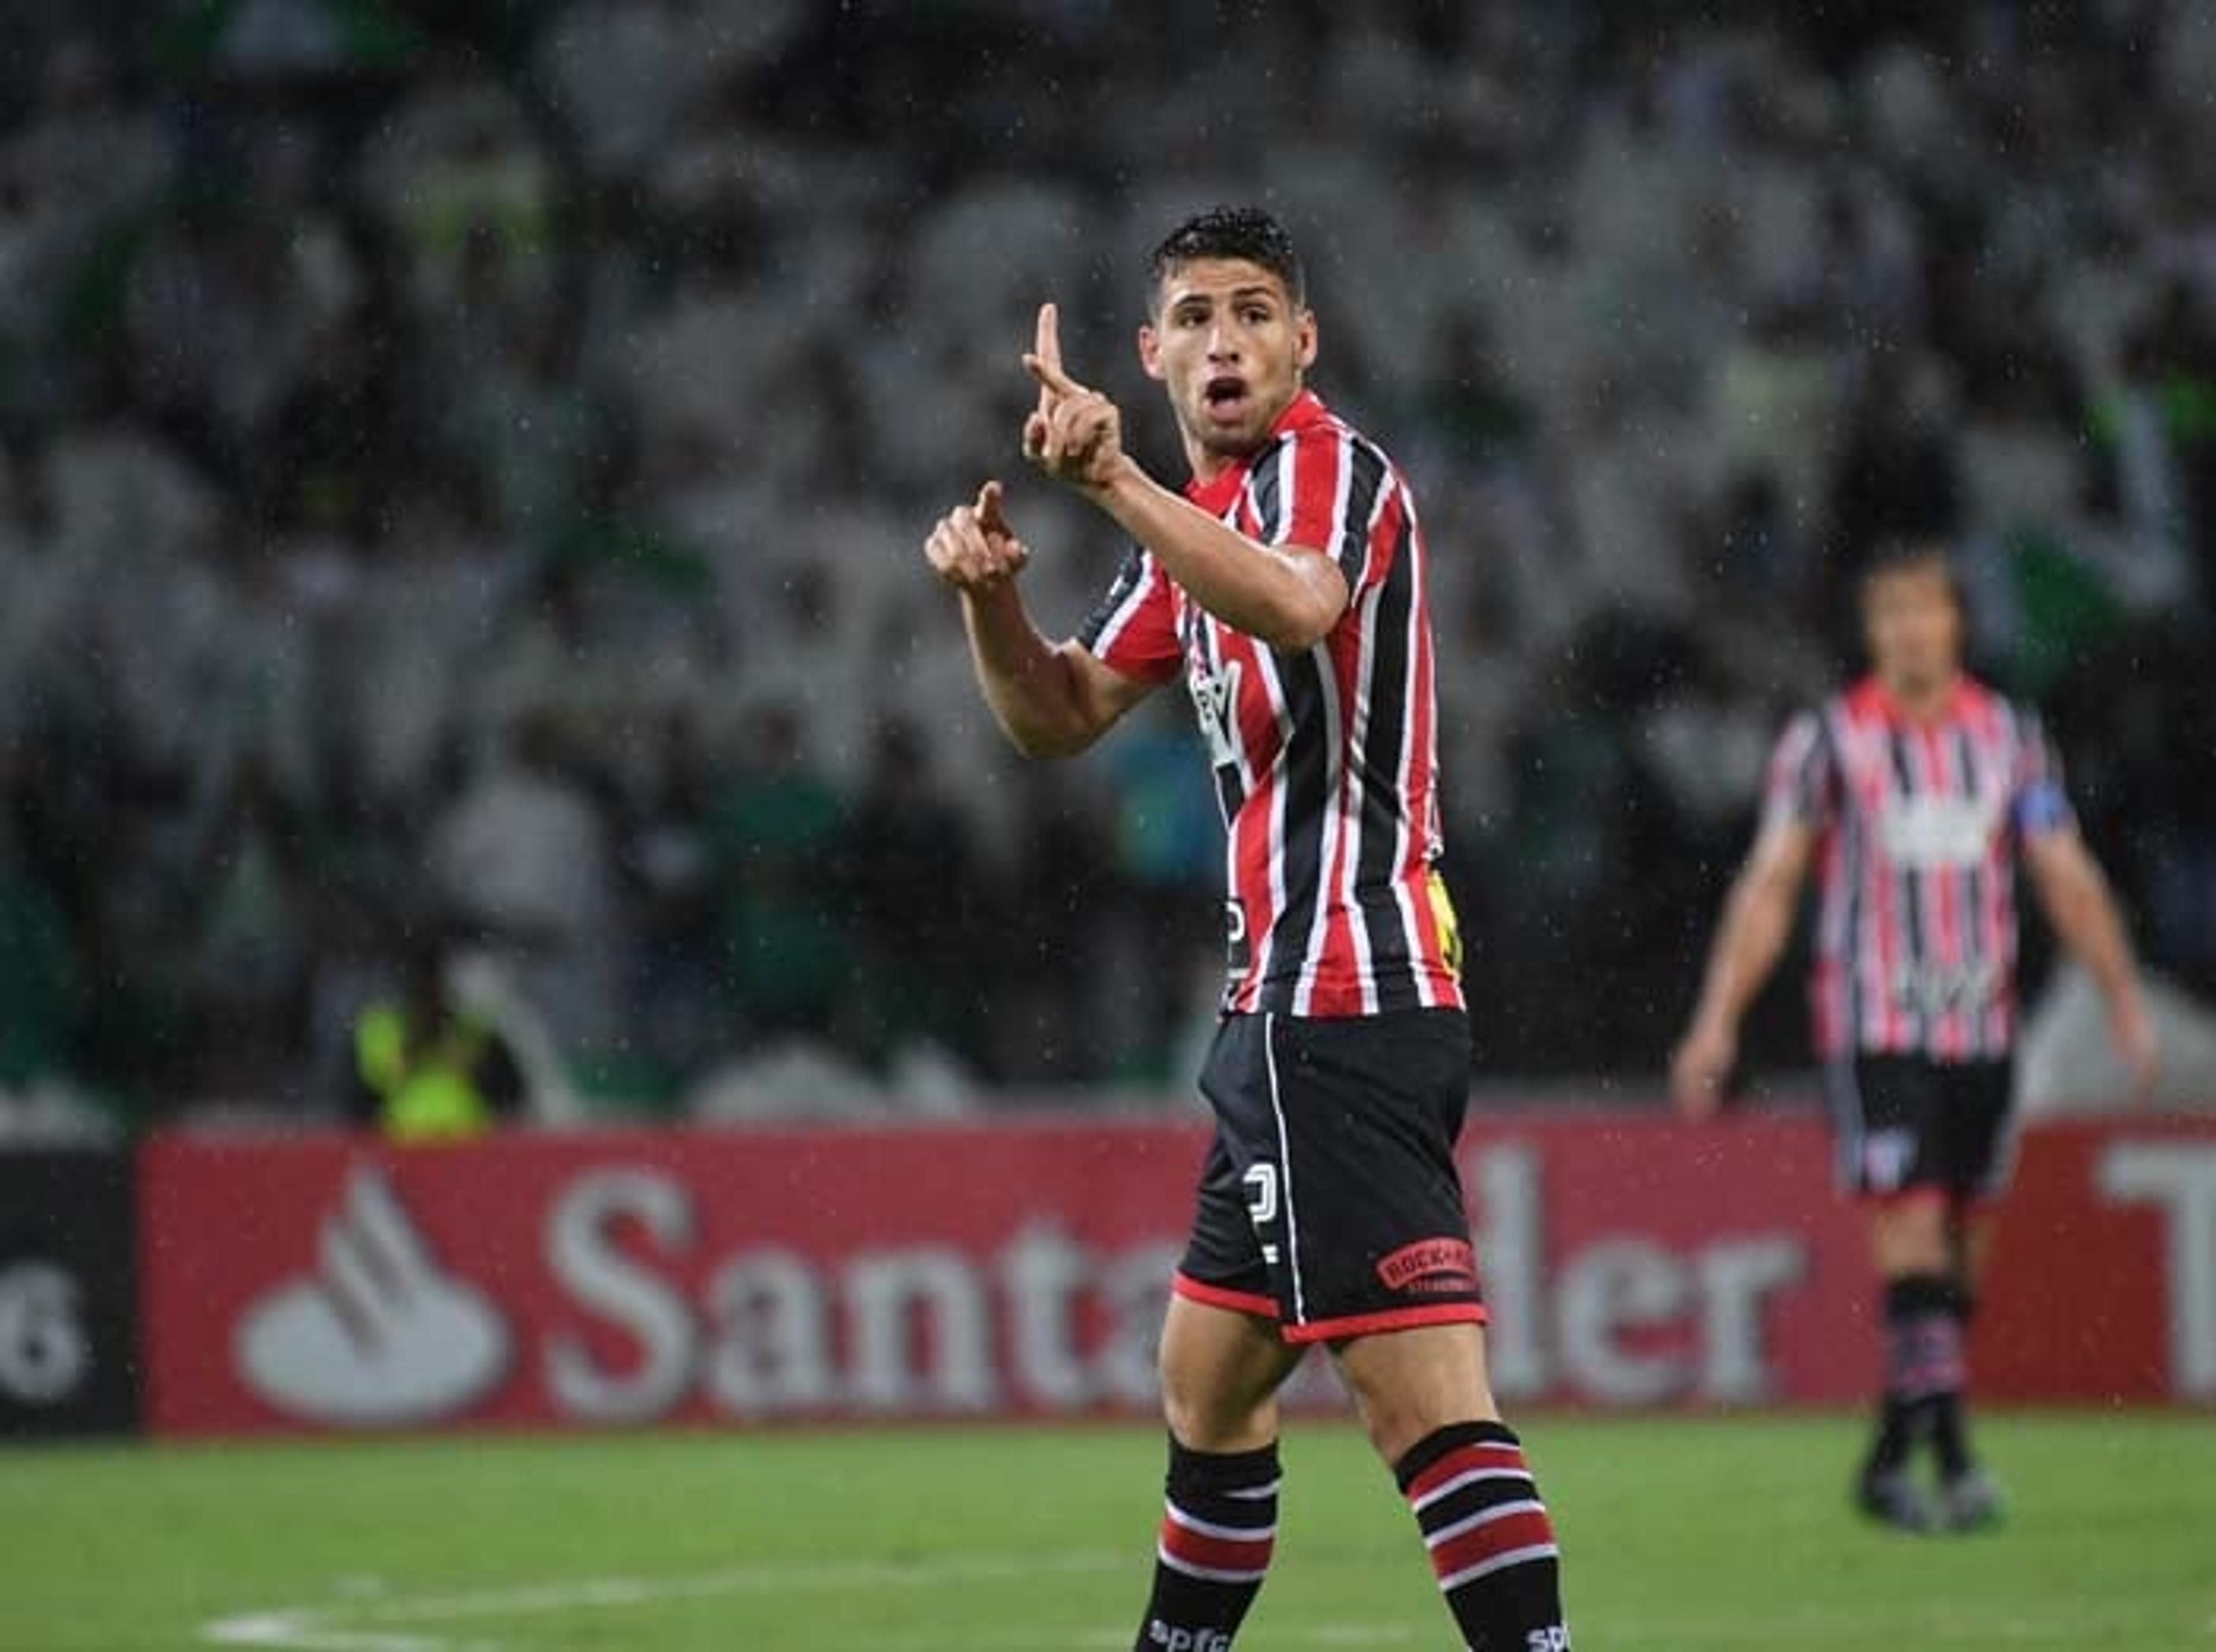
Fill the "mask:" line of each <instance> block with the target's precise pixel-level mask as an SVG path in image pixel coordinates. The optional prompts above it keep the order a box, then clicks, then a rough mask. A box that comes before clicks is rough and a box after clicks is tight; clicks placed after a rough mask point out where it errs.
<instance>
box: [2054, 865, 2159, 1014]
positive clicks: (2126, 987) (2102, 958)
mask: <svg viewBox="0 0 2216 1652" xmlns="http://www.w3.org/2000/svg"><path fill="white" fill-rule="evenodd" d="M2043 893H2044V894H2045V895H2046V902H2045V904H2046V906H2047V921H2048V922H2049V923H2051V924H2053V925H2054V932H2055V934H2056V935H2058V936H2059V937H2061V941H2062V944H2063V945H2064V946H2065V947H2066V948H2068V949H2069V950H2070V953H2071V955H2072V956H2073V957H2075V958H2076V959H2077V961H2078V962H2080V963H2081V964H2083V965H2084V967H2085V971H2086V973H2088V974H2090V976H2092V978H2093V984H2094V985H2095V986H2096V987H2098V988H2099V989H2100V992H2101V996H2102V998H2105V999H2107V1000H2108V1004H2110V1006H2111V1007H2112V1008H2121V1007H2122V1006H2124V1005H2127V1004H2136V1003H2137V1002H2138V1000H2139V966H2138V964H2137V963H2136V962H2135V961H2133V957H2132V945H2131V941H2130V939H2129V938H2128V937H2127V936H2126V935H2125V933H2124V921H2123V918H2122V917H2121V915H2120V914H2119V913H2118V912H2117V911H2116V903H2115V900H2114V896H2112V895H2111V894H2109V893H2108V880H2107V879H2105V878H2104V877H2102V875H2101V873H2100V869H2098V868H2097V867H2096V866H2093V865H2091V864H2090V863H2088V864H2087V865H2085V866H2084V867H2083V868H2082V869H2073V870H2072V871H2071V873H2070V874H2069V875H2066V876H2064V877H2062V878H2059V879H2057V880H2055V881H2053V884H2052V885H2051V886H2050V887H2047V889H2045V890H2044V891H2043Z"/></svg>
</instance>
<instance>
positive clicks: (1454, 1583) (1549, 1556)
mask: <svg viewBox="0 0 2216 1652" xmlns="http://www.w3.org/2000/svg"><path fill="white" fill-rule="evenodd" d="M1561 1552H1562V1551H1560V1549H1558V1548H1556V1547H1555V1546H1554V1545H1553V1544H1551V1543H1535V1544H1532V1545H1530V1546H1529V1547H1528V1548H1523V1549H1511V1550H1509V1551H1507V1552H1506V1553H1505V1554H1498V1555H1494V1556H1493V1557H1492V1558H1491V1559H1489V1560H1480V1561H1479V1562H1478V1563H1477V1564H1476V1565H1474V1566H1465V1567H1463V1568H1462V1570H1460V1571H1458V1572H1456V1573H1454V1574H1453V1575H1451V1576H1448V1577H1443V1578H1441V1579H1440V1580H1439V1592H1440V1593H1441V1594H1453V1593H1454V1592H1455V1591H1456V1589H1458V1588H1461V1587H1462V1585H1463V1584H1465V1583H1474V1582H1475V1581H1477V1580H1478V1579H1479V1578H1480V1577H1489V1576H1491V1575H1493V1573H1494V1572H1505V1571H1506V1570H1507V1569H1509V1568H1510V1567H1511V1566H1521V1565H1523V1564H1525V1563H1527V1562H1530V1561H1534V1560H1554V1559H1557V1558H1559V1557H1560V1555H1561Z"/></svg>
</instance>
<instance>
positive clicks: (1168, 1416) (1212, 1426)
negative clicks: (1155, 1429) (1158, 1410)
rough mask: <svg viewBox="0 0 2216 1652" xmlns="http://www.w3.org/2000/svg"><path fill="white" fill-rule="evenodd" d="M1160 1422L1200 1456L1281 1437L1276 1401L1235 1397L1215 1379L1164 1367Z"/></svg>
mask: <svg viewBox="0 0 2216 1652" xmlns="http://www.w3.org/2000/svg"><path fill="white" fill-rule="evenodd" d="M1161 1376H1162V1421H1163V1422H1165V1423H1166V1424H1167V1425H1168V1427H1169V1431H1170V1433H1171V1434H1172V1435H1173V1436H1174V1437H1175V1439H1176V1440H1177V1441H1178V1443H1179V1445H1181V1446H1186V1447H1188V1448H1190V1449H1191V1450H1193V1451H1197V1452H1227V1451H1244V1450H1246V1449H1247V1448H1249V1447H1250V1446H1253V1445H1256V1444H1258V1443H1267V1442H1268V1441H1269V1440H1274V1439H1276V1438H1277V1402H1276V1401H1275V1400H1274V1399H1263V1400H1259V1401H1257V1400H1255V1399H1253V1397H1250V1396H1248V1395H1245V1394H1234V1393H1230V1392H1228V1391H1226V1389H1225V1386H1224V1385H1222V1383H1220V1382H1218V1381H1216V1380H1213V1379H1203V1378H1201V1377H1198V1376H1197V1375H1196V1374H1195V1373H1191V1372H1188V1371H1185V1370H1183V1369H1181V1368H1180V1367H1179V1366H1177V1365H1176V1363H1175V1362H1174V1361H1171V1360H1165V1361H1163V1364H1162V1371H1161Z"/></svg>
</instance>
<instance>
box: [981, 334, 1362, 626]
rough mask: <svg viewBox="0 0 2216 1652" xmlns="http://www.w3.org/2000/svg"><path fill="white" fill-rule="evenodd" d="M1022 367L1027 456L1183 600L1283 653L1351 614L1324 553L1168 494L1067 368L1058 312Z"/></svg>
mask: <svg viewBox="0 0 2216 1652" xmlns="http://www.w3.org/2000/svg"><path fill="white" fill-rule="evenodd" d="M1024 365H1025V367H1027V368H1029V369H1030V370H1031V377H1032V378H1035V379H1037V381H1038V386H1039V403H1038V408H1037V411H1035V412H1034V413H1032V415H1031V417H1030V418H1029V419H1028V420H1026V421H1025V424H1024V455H1025V458H1028V459H1030V460H1031V463H1032V464H1036V465H1037V466H1038V467H1039V469H1040V470H1043V471H1045V472H1046V474H1047V475H1049V476H1052V477H1054V478H1055V479H1056V481H1058V482H1066V483H1068V485H1069V486H1070V487H1072V488H1075V489H1076V490H1077V491H1078V492H1079V493H1080V494H1083V495H1084V496H1085V497H1086V499H1088V500H1090V501H1092V502H1093V504H1094V505H1096V506H1098V507H1099V508H1100V509H1102V510H1103V511H1105V512H1106V513H1108V515H1109V516H1110V517H1111V518H1112V519H1114V521H1115V522H1116V525H1117V526H1118V527H1120V528H1122V529H1123V531H1124V532H1125V533H1127V534H1129V535H1130V537H1132V538H1133V539H1135V540H1136V541H1137V542H1138V543H1139V544H1142V545H1144V546H1145V547H1146V548H1147V549H1148V550H1150V551H1152V552H1153V553H1154V560H1155V561H1156V562H1160V564H1161V566H1162V569H1163V571H1164V572H1165V573H1166V574H1168V575H1169V576H1170V578H1171V579H1173V580H1175V581H1176V582H1177V583H1178V584H1179V586H1182V587H1183V588H1184V590H1185V594H1186V595H1187V596H1189V597H1191V599H1193V600H1194V601H1195V602H1197V603H1198V604H1199V605H1201V606H1202V607H1203V608H1205V609H1206V610H1207V611H1209V612H1210V613H1211V614H1213V615H1215V616H1216V618H1218V619H1220V620H1222V622H1223V623H1225V624H1226V625H1228V626H1230V627H1231V628H1232V629H1234V630H1238V631H1243V632H1245V633H1246V635H1247V636H1252V637H1255V638H1258V639H1259V640H1260V641H1261V642H1266V643H1267V644H1269V645H1270V647H1271V648H1276V649H1277V650H1279V651H1281V652H1283V653H1297V652H1299V651H1300V650H1302V649H1304V648H1308V647H1310V646H1311V645H1312V644H1314V642H1317V641H1318V640H1319V639H1320V638H1321V637H1322V636H1324V635H1325V634H1326V633H1327V632H1328V631H1329V630H1330V629H1331V628H1332V627H1333V625H1335V624H1337V623H1339V616H1340V615H1342V614H1344V613H1345V611H1346V605H1347V602H1348V600H1349V593H1348V591H1347V587H1346V576H1345V574H1342V573H1341V572H1340V571H1339V565H1338V563H1336V562H1333V560H1332V558H1331V557H1330V556H1329V555H1328V554H1327V552H1325V551H1324V550H1322V549H1321V548H1320V547H1318V546H1308V545H1290V544H1288V545H1267V544H1262V543H1261V542H1259V540H1254V539H1250V538H1248V537H1246V535H1245V534H1243V533H1240V531H1238V530H1237V529H1235V528H1233V527H1230V526H1228V525H1225V524H1224V523H1222V522H1219V521H1217V520H1216V519H1215V518H1214V517H1212V516H1210V514H1209V513H1207V512H1205V511H1203V510H1201V509H1200V508H1198V507H1197V506H1195V505H1193V504H1192V503H1191V501H1188V500H1186V499H1185V498H1182V497H1181V496H1179V494H1174V493H1173V492H1171V491H1170V490H1169V489H1168V488H1165V487H1163V486H1162V485H1161V484H1160V482H1156V481H1155V480H1154V478H1153V477H1152V476H1148V474H1147V473H1146V472H1145V470H1142V469H1141V468H1140V466H1139V464H1138V462H1137V461H1136V459H1134V458H1131V457H1130V455H1129V454H1127V453H1126V452H1124V451H1123V418H1122V415H1121V414H1120V413H1119V412H1118V411H1117V407H1116V404H1115V403H1114V402H1111V401H1110V400H1109V399H1108V398H1107V397H1106V396H1103V395H1102V394H1101V393H1100V392H1099V391H1098V390H1088V389H1086V387H1085V386H1084V385H1082V384H1079V383H1077V382H1076V381H1075V380H1074V379H1073V378H1070V377H1069V375H1068V373H1067V372H1064V371H1063V370H1062V347H1061V345H1060V342H1059V335H1058V333H1057V330H1056V319H1055V307H1054V306H1053V305H1052V304H1043V305H1041V306H1040V309H1039V320H1038V339H1037V348H1036V349H1034V350H1033V351H1032V352H1031V353H1030V354H1028V355H1026V356H1025V358H1024Z"/></svg>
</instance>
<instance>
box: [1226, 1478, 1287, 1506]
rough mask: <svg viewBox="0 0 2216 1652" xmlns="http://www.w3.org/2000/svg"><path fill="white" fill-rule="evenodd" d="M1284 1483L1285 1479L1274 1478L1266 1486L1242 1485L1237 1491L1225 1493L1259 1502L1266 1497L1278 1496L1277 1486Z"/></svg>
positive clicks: (1228, 1495)
mask: <svg viewBox="0 0 2216 1652" xmlns="http://www.w3.org/2000/svg"><path fill="white" fill-rule="evenodd" d="M1283 1484H1284V1482H1283V1480H1272V1481H1271V1482H1270V1483H1269V1484H1268V1485H1266V1486H1241V1487H1240V1488H1239V1489H1238V1490H1236V1491H1227V1492H1225V1493H1224V1494H1223V1495H1225V1496H1227V1497H1241V1498H1251V1499H1253V1500H1254V1501H1256V1502H1259V1501H1260V1500H1261V1499H1263V1498H1265V1497H1274V1496H1276V1495H1277V1488H1278V1487H1279V1486H1281V1485H1283Z"/></svg>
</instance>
